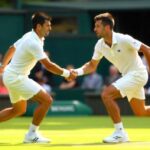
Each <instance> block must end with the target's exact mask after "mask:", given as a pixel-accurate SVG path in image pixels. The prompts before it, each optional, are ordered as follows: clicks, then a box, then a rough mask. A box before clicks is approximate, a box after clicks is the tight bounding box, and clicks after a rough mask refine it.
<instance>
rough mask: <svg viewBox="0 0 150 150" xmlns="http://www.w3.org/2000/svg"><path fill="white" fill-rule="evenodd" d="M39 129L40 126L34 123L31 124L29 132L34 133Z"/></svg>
mask: <svg viewBox="0 0 150 150" xmlns="http://www.w3.org/2000/svg"><path fill="white" fill-rule="evenodd" d="M38 129H39V126H36V125H34V124H31V125H30V127H29V132H28V133H29V134H33V133H35V132H36V131H37V130H38Z"/></svg>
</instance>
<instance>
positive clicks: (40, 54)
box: [30, 43, 47, 61]
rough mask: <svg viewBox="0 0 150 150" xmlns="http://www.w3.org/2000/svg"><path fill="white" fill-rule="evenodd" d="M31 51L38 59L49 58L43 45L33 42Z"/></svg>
mask: <svg viewBox="0 0 150 150" xmlns="http://www.w3.org/2000/svg"><path fill="white" fill-rule="evenodd" d="M30 52H31V54H32V55H33V57H34V58H35V59H36V60H37V61H39V60H41V59H44V58H47V55H46V54H45V52H44V50H43V47H42V46H41V45H39V44H36V43H32V44H31V45H30Z"/></svg>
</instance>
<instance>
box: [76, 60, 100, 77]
mask: <svg viewBox="0 0 150 150" xmlns="http://www.w3.org/2000/svg"><path fill="white" fill-rule="evenodd" d="M99 62H100V61H99V60H94V59H91V60H90V61H89V62H87V63H85V64H84V65H83V66H82V67H80V68H78V69H75V70H74V71H75V72H77V74H78V76H81V75H84V74H89V73H92V72H94V71H96V69H97V66H98V64H99Z"/></svg>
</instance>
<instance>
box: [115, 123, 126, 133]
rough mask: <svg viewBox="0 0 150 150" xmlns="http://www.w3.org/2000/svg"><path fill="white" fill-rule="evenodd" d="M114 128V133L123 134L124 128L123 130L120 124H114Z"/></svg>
mask: <svg viewBox="0 0 150 150" xmlns="http://www.w3.org/2000/svg"><path fill="white" fill-rule="evenodd" d="M114 127H115V129H116V131H118V132H124V128H123V124H122V122H119V123H115V124H114Z"/></svg>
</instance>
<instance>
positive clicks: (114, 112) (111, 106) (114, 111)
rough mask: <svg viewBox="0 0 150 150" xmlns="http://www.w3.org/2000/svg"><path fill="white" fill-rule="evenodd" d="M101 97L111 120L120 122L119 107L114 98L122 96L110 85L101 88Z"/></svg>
mask: <svg viewBox="0 0 150 150" xmlns="http://www.w3.org/2000/svg"><path fill="white" fill-rule="evenodd" d="M101 97H102V100H103V103H104V105H105V107H106V109H107V112H108V114H109V115H110V117H111V119H112V120H113V122H114V123H119V122H121V116H120V109H119V107H118V105H117V103H116V99H117V98H121V97H122V96H121V94H120V91H119V90H117V89H116V88H115V87H114V86H113V85H111V86H109V87H107V88H105V89H104V90H103V92H102V94H101Z"/></svg>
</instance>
